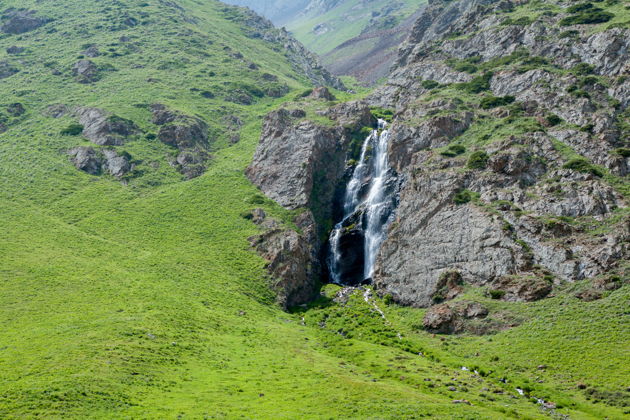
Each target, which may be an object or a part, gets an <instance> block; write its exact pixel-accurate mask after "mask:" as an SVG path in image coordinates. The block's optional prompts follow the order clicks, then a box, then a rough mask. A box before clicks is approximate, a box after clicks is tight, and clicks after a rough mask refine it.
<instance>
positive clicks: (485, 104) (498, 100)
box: [480, 96, 515, 109]
mask: <svg viewBox="0 0 630 420" xmlns="http://www.w3.org/2000/svg"><path fill="white" fill-rule="evenodd" d="M514 99H515V98H514V96H486V97H484V98H483V99H482V100H481V103H480V105H481V108H483V109H491V108H496V107H498V106H504V105H509V104H511V103H512V102H514Z"/></svg>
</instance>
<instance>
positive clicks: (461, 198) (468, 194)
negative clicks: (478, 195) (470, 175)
mask: <svg viewBox="0 0 630 420" xmlns="http://www.w3.org/2000/svg"><path fill="white" fill-rule="evenodd" d="M474 198H475V193H473V192H472V191H469V190H461V191H460V192H458V193H457V194H455V197H453V202H454V203H455V204H457V205H461V204H466V203H468V202H470V201H472V200H473V199H474Z"/></svg>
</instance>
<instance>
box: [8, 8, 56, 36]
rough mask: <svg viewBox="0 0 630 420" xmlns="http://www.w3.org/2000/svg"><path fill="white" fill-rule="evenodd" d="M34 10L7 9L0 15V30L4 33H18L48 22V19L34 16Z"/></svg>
mask: <svg viewBox="0 0 630 420" xmlns="http://www.w3.org/2000/svg"><path fill="white" fill-rule="evenodd" d="M35 13H36V12H35V11H34V10H26V9H13V8H11V9H7V10H5V11H4V13H3V15H2V25H1V26H0V31H2V32H4V33H6V34H12V35H18V34H23V33H25V32H29V31H32V30H35V29H37V28H39V27H40V26H42V25H45V24H46V23H48V22H50V19H45V18H40V17H35Z"/></svg>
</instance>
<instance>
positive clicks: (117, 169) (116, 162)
mask: <svg viewBox="0 0 630 420" xmlns="http://www.w3.org/2000/svg"><path fill="white" fill-rule="evenodd" d="M103 155H104V156H105V163H104V164H105V166H106V170H107V171H108V172H109V173H110V174H112V175H113V176H115V177H117V178H120V177H122V176H124V175H125V174H126V173H127V172H129V171H130V170H131V164H130V163H129V158H128V157H127V156H124V155H123V156H119V155H118V153H116V151H115V150H108V149H105V150H103Z"/></svg>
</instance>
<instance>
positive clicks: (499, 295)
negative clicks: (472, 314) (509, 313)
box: [488, 289, 505, 300]
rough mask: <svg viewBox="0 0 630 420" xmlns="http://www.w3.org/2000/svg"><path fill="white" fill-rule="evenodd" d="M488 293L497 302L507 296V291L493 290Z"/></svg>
mask: <svg viewBox="0 0 630 420" xmlns="http://www.w3.org/2000/svg"><path fill="white" fill-rule="evenodd" d="M488 293H490V297H491V298H492V299H496V300H499V299H503V296H505V290H497V289H492V290H490V291H489V292H488Z"/></svg>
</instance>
